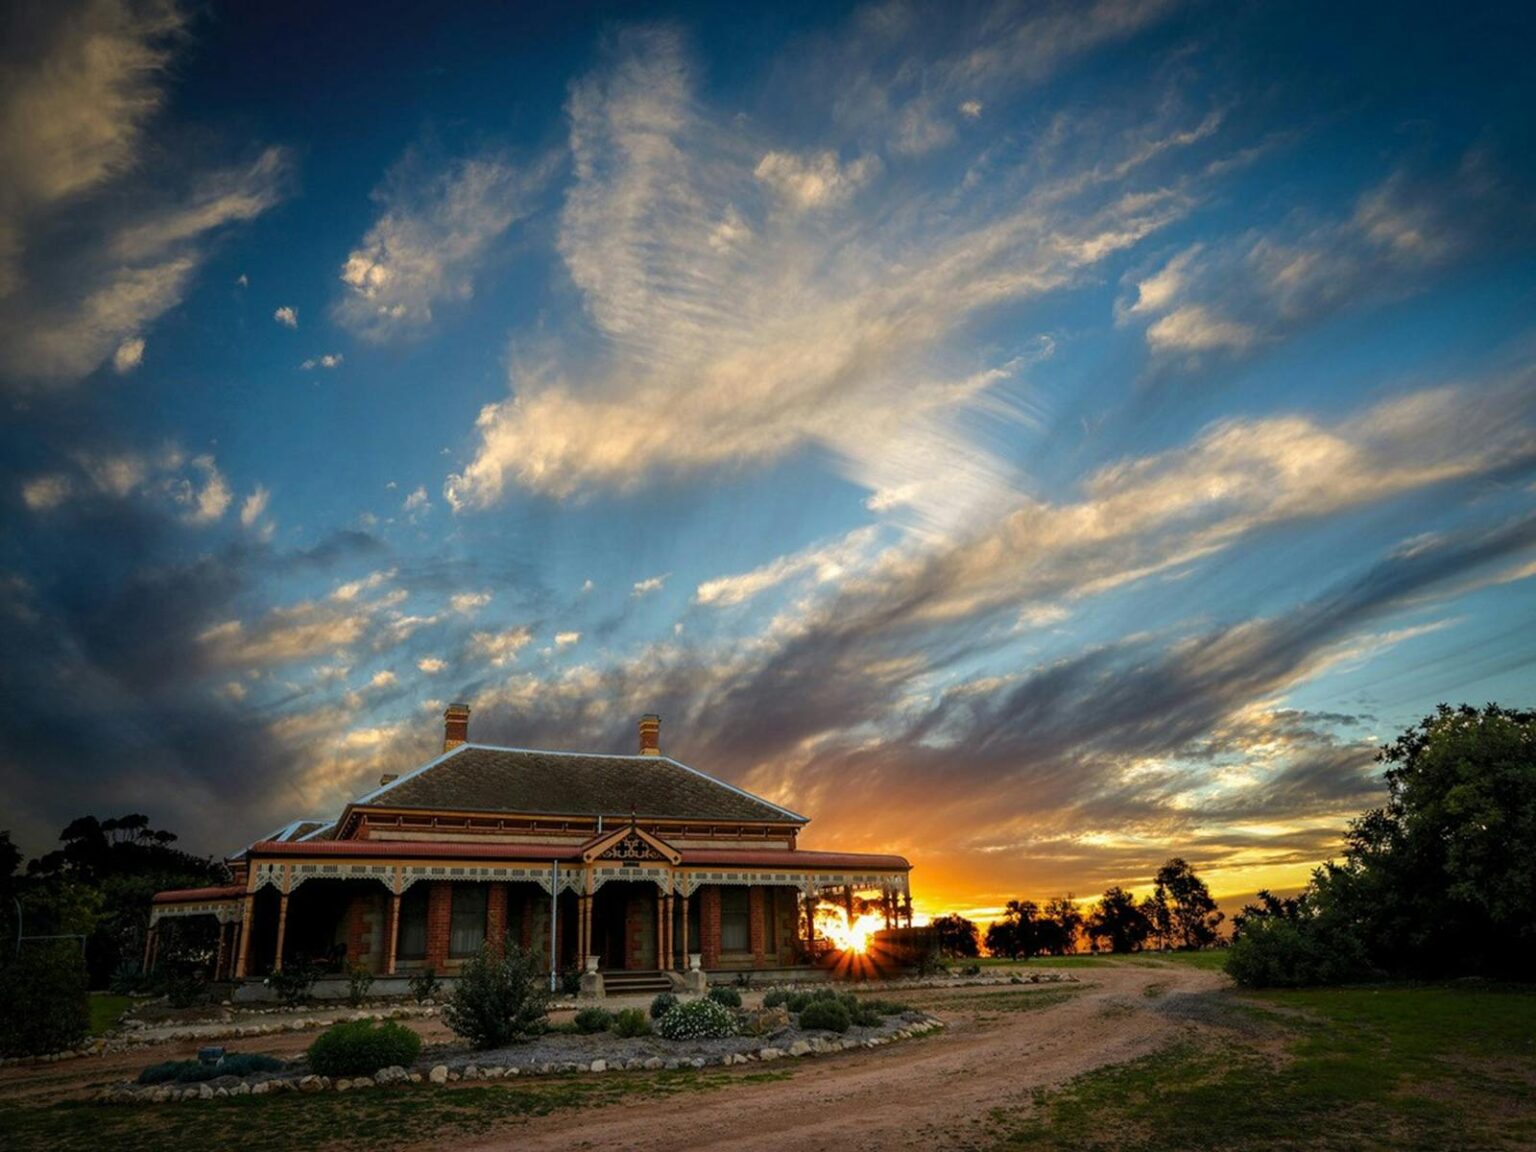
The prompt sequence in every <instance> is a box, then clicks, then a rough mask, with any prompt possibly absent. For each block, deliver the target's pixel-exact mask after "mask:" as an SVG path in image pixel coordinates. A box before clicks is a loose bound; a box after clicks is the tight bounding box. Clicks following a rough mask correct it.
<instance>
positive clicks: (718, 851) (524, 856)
mask: <svg viewBox="0 0 1536 1152" xmlns="http://www.w3.org/2000/svg"><path fill="white" fill-rule="evenodd" d="M582 847H583V846H582V845H579V844H473V843H465V842H456V843H443V842H441V841H436V842H434V841H421V842H402V841H399V840H307V841H303V842H299V843H295V842H293V841H277V840H270V841H265V842H262V843H257V844H252V845H251V849H250V851H251V855H252V856H281V857H283V858H285V859H297V858H322V857H331V856H341V857H354V858H372V857H381V856H382V857H388V858H390V859H395V860H401V859H418V860H507V861H526V860H539V861H544V860H570V861H572V862H576V861H579V860H580V859H581V852H582ZM681 855H682V861H681V866H682V867H684V868H688V867H699V868H707V867H714V868H752V867H756V868H799V869H803V870H805V871H817V870H820V869H837V870H840V871H848V870H852V871H857V870H860V869H864V870H867V871H874V872H905V871H908V870H909V869H910V868H911V867H912V865H911V864H909V863H908V862H907V860H906V858H905V857H903V856H888V855H877V854H873V853H862V852H808V851H804V850H802V849H798V848H729V849H727V848H684V849H681Z"/></svg>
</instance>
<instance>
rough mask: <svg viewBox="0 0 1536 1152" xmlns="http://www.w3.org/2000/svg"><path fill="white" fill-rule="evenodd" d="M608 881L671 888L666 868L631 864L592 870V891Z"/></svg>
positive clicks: (670, 879)
mask: <svg viewBox="0 0 1536 1152" xmlns="http://www.w3.org/2000/svg"><path fill="white" fill-rule="evenodd" d="M610 880H636V881H641V882H647V881H648V882H650V883H652V884H658V885H660V886H661V887H662V888H670V887H671V886H672V869H671V868H667V867H659V868H658V867H651V868H644V867H638V866H636V865H632V864H620V865H618V866H616V867H615V866H613V865H610V866H608V867H606V868H603V867H598V868H594V869H592V891H594V892H596V891H597V890H598V889H599V888H601V887H602V886H603V885H604V884H606V883H608V881H610Z"/></svg>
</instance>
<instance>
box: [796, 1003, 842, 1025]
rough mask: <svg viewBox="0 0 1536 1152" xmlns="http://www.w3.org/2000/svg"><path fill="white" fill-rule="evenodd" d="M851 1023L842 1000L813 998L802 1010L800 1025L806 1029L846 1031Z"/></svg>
mask: <svg viewBox="0 0 1536 1152" xmlns="http://www.w3.org/2000/svg"><path fill="white" fill-rule="evenodd" d="M851 1023H852V1021H850V1020H849V1019H848V1009H847V1008H845V1007H844V1006H843V1003H842V1001H841V1000H812V1001H811V1002H810V1003H809V1004H807V1005H806V1006H805V1007H804V1008H803V1009H802V1010H801V1012H800V1027H801V1028H802V1029H805V1030H806V1031H810V1030H812V1029H819V1030H821V1031H824V1032H846V1031H848V1028H849V1025H850V1024H851Z"/></svg>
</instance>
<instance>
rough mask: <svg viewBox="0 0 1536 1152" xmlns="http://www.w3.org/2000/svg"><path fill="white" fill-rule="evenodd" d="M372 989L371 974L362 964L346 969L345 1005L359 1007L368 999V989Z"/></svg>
mask: <svg viewBox="0 0 1536 1152" xmlns="http://www.w3.org/2000/svg"><path fill="white" fill-rule="evenodd" d="M372 987H373V973H372V972H370V971H368V969H367V968H366V967H365V966H364V965H362V964H353V965H352V966H351V967H350V968H348V969H347V1003H348V1004H350V1005H352V1007H354V1008H357V1007H359V1006H360V1005H361V1004H362V1002H363V1001H364V1000H366V999H368V989H370V988H372Z"/></svg>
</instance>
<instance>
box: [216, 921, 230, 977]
mask: <svg viewBox="0 0 1536 1152" xmlns="http://www.w3.org/2000/svg"><path fill="white" fill-rule="evenodd" d="M228 959H229V925H228V924H226V923H224V922H223V921H222V920H220V921H219V950H218V952H217V953H215V954H214V957H213V978H214V979H215V980H222V979H224V965H225V963H226V962H227V961H228Z"/></svg>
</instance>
